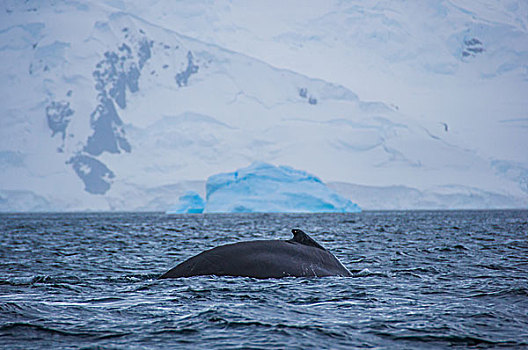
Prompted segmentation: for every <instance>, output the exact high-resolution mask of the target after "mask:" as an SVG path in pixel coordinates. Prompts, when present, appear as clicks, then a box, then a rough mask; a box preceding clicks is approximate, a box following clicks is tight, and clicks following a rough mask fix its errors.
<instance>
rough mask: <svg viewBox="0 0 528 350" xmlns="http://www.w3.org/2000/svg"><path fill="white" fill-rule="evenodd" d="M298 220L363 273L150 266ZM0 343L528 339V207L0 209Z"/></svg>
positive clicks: (271, 232)
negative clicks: (260, 274)
mask: <svg viewBox="0 0 528 350" xmlns="http://www.w3.org/2000/svg"><path fill="white" fill-rule="evenodd" d="M292 228H301V229H302V230H304V231H305V232H307V233H308V234H310V235H311V236H312V237H313V238H314V239H315V240H317V241H318V242H319V243H320V244H322V245H323V246H325V247H326V248H327V249H328V250H330V251H331V252H333V253H334V255H336V256H337V257H338V258H339V259H340V260H341V261H342V262H343V264H344V265H345V266H347V267H348V268H349V269H350V270H351V271H352V272H353V274H354V277H349V278H346V277H325V278H294V277H291V278H284V279H267V280H257V279H251V278H241V277H214V276H207V277H192V278H186V279H185V278H184V279H173V280H158V279H157V277H158V276H159V275H160V274H162V273H163V272H165V271H166V270H168V269H169V268H172V267H173V266H175V265H176V264H177V263H179V262H180V261H182V260H184V259H186V258H189V257H191V256H192V255H195V254H197V253H199V252H201V251H203V250H205V249H209V248H212V247H215V246H217V245H221V244H226V243H232V242H238V241H246V240H256V239H289V238H290V237H291V233H290V229H292ZM0 347H2V348H7V349H39V348H40V349H60V348H67V349H77V348H84V349H156V348H159V349H167V348H193V349H240V348H255V349H256V348H262V349H273V348H276V349H284V348H292V349H306V348H317V349H338V348H342V349H350V348H366V349H369V348H375V349H446V348H449V349H451V348H461V349H465V348H479V349H480V348H499V347H500V348H516V349H518V348H528V211H431V212H429V211H400V212H363V213H360V214H303V215H295V214H224V215H215V214H207V215H165V214H161V213H111V214H108V213H104V214H102V213H100V214H97V213H70V214H1V215H0Z"/></svg>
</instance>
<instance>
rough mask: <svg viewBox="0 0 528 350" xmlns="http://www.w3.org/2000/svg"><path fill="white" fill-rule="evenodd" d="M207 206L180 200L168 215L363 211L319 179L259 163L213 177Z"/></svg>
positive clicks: (193, 196)
mask: <svg viewBox="0 0 528 350" xmlns="http://www.w3.org/2000/svg"><path fill="white" fill-rule="evenodd" d="M206 193H207V194H206V202H205V203H204V202H202V201H201V197H200V196H199V195H198V194H197V193H187V194H186V195H184V196H182V197H180V202H179V203H178V205H177V206H175V207H173V208H171V209H170V210H168V211H167V212H168V213H196V212H201V211H200V210H199V209H200V208H199V206H200V204H205V206H203V207H202V208H201V209H202V210H203V211H204V212H208V213H251V212H279V213H284V212H289V213H299V212H307V213H320V212H330V213H356V212H360V211H361V208H360V207H359V206H358V205H357V204H355V203H353V202H352V201H350V200H349V199H346V198H344V197H342V196H340V195H338V194H337V193H335V192H334V191H332V190H331V189H329V188H328V187H327V186H326V185H325V184H324V183H323V182H322V181H321V180H320V179H319V178H317V177H315V176H314V175H311V174H309V173H307V172H305V171H301V170H296V169H293V168H291V167H287V166H273V165H271V164H267V163H263V162H255V163H253V164H251V165H250V166H249V167H247V168H242V169H238V170H236V171H235V172H231V173H222V174H217V175H213V176H211V177H209V178H208V179H207V183H206Z"/></svg>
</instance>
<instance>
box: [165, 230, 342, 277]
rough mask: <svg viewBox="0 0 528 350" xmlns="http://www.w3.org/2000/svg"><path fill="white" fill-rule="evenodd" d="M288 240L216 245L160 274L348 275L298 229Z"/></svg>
mask: <svg viewBox="0 0 528 350" xmlns="http://www.w3.org/2000/svg"><path fill="white" fill-rule="evenodd" d="M291 232H292V233H293V238H291V239H289V240H255V241H247V242H238V243H232V244H226V245H222V246H218V247H215V248H212V249H209V250H206V251H203V252H201V253H200V254H198V255H195V256H193V257H191V258H189V259H187V260H185V261H183V262H182V263H180V264H178V265H177V266H176V267H174V268H172V269H170V270H169V271H167V272H165V273H164V274H163V275H161V276H160V277H159V278H161V279H165V278H181V277H192V276H207V275H215V276H234V277H252V278H260V279H265V278H283V277H326V276H341V277H350V276H352V273H351V272H350V271H349V270H348V269H347V268H346V267H345V266H344V265H343V264H342V263H341V262H340V261H339V260H338V259H337V258H336V257H335V256H334V255H333V254H332V253H330V252H329V251H328V250H327V249H325V248H324V247H323V246H321V245H320V244H319V243H317V242H316V241H315V240H314V239H312V238H311V237H310V236H309V235H308V234H306V233H305V232H304V231H302V230H300V229H293V230H292V231H291Z"/></svg>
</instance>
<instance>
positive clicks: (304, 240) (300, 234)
mask: <svg viewBox="0 0 528 350" xmlns="http://www.w3.org/2000/svg"><path fill="white" fill-rule="evenodd" d="M292 233H293V238H292V239H290V241H291V242H297V243H300V244H304V245H309V246H312V247H316V248H319V249H322V250H326V249H324V248H323V247H322V246H321V245H320V244H319V243H317V242H316V241H314V240H313V238H312V237H310V236H308V235H307V234H306V233H304V231H302V230H299V229H298V228H294V229H293V230H292Z"/></svg>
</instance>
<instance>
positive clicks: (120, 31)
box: [0, 0, 528, 211]
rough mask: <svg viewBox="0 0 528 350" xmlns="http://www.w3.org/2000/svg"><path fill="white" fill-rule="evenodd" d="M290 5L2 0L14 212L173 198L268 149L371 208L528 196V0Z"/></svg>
mask: <svg viewBox="0 0 528 350" xmlns="http://www.w3.org/2000/svg"><path fill="white" fill-rule="evenodd" d="M270 4H271V5H270ZM275 4H279V5H280V6H283V7H281V8H283V11H281V12H280V13H277V11H265V10H266V9H269V8H272V7H273V6H275V7H276V5H273V1H272V2H265V3H252V4H251V5H244V6H241V4H240V3H237V2H233V3H227V2H223V1H218V2H215V5H214V6H213V5H210V4H208V3H206V2H202V1H196V2H179V3H171V2H167V1H159V0H145V1H144V2H136V3H133V2H128V3H125V2H118V1H93V2H92V1H91V2H86V3H83V4H80V3H78V2H38V1H36V2H34V1H29V2H19V1H8V2H5V3H3V4H2V5H0V10H2V11H0V39H1V40H0V41H1V42H2V43H3V44H0V80H1V81H2V83H1V84H0V115H1V116H2V117H1V118H0V191H2V192H1V193H2V194H1V200H0V201H1V202H2V207H1V209H0V210H1V211H10V210H15V211H28V210H32V211H34V210H51V211H63V210H67V211H72V210H155V211H165V210H167V208H170V207H171V204H174V199H176V198H179V197H181V196H185V195H186V194H187V191H189V190H191V191H195V192H196V193H197V194H198V195H199V196H200V197H201V198H203V199H204V201H205V200H206V193H205V186H204V182H205V179H207V177H208V176H209V175H211V174H218V173H220V172H226V171H230V170H231V169H238V168H242V167H245V166H247V165H248V164H251V162H254V161H263V162H266V163H270V164H286V165H288V166H291V167H292V168H294V169H303V170H305V171H307V172H309V173H311V174H317V176H318V177H320V179H322V180H323V181H324V183H325V184H327V185H329V186H330V184H332V183H336V184H347V185H343V186H339V191H336V192H337V193H338V194H340V195H342V196H344V197H348V198H353V200H354V202H356V203H357V204H358V205H359V206H360V207H362V208H363V209H381V208H394V209H409V208H415V207H420V208H432V207H435V208H436V207H439V208H450V209H456V208H457V207H460V206H462V207H464V208H466V207H471V208H499V207H500V208H503V207H513V208H518V207H526V206H527V205H526V203H527V202H528V186H527V185H526V184H527V183H528V158H527V157H526V152H525V151H523V150H525V149H527V145H528V144H527V140H528V134H527V130H528V118H527V115H526V111H527V110H528V99H526V98H525V96H526V91H528V75H527V73H526V72H528V71H527V70H526V67H528V48H527V46H526V42H528V41H526V38H527V37H528V30H527V29H526V28H528V22H527V21H526V18H528V17H526V13H527V10H528V5H527V3H526V2H525V1H517V0H512V1H508V2H507V4H506V3H503V2H501V1H496V0H483V1H481V2H478V3H476V2H470V1H465V0H464V1H462V0H457V1H441V2H433V1H430V2H425V3H422V2H407V3H405V2H391V1H387V0H384V1H381V2H376V3H371V2H368V1H364V2H362V1H358V2H354V3H349V2H339V1H329V2H319V3H318V2H313V3H312V4H311V6H300V4H301V2H295V1H294V2H291V3H288V4H282V3H278V2H275ZM224 5H228V6H224ZM293 13H294V14H295V15H296V17H295V18H297V19H298V21H296V22H295V24H294V23H293V22H292V21H291V18H292V14H293ZM190 14H192V15H190ZM255 16H257V17H258V18H259V19H261V20H258V21H257V20H255V19H256V17H255ZM206 19H214V20H211V21H209V20H206ZM262 19H265V20H264V21H262ZM261 23H266V25H260V24H261ZM498 91H499V92H500V93H497V92H498ZM490 140H492V141H493V142H490ZM349 185H350V186H349ZM407 189H411V190H409V194H410V197H407V195H406V194H405V193H407V191H408V190H407ZM347 193H351V195H348V194H347ZM356 194H360V195H361V196H359V195H356ZM371 195H372V196H371ZM32 198H33V199H34V203H31V199H32ZM189 199H190V197H189ZM182 210H183V209H182ZM204 210H206V208H205V207H204Z"/></svg>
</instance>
